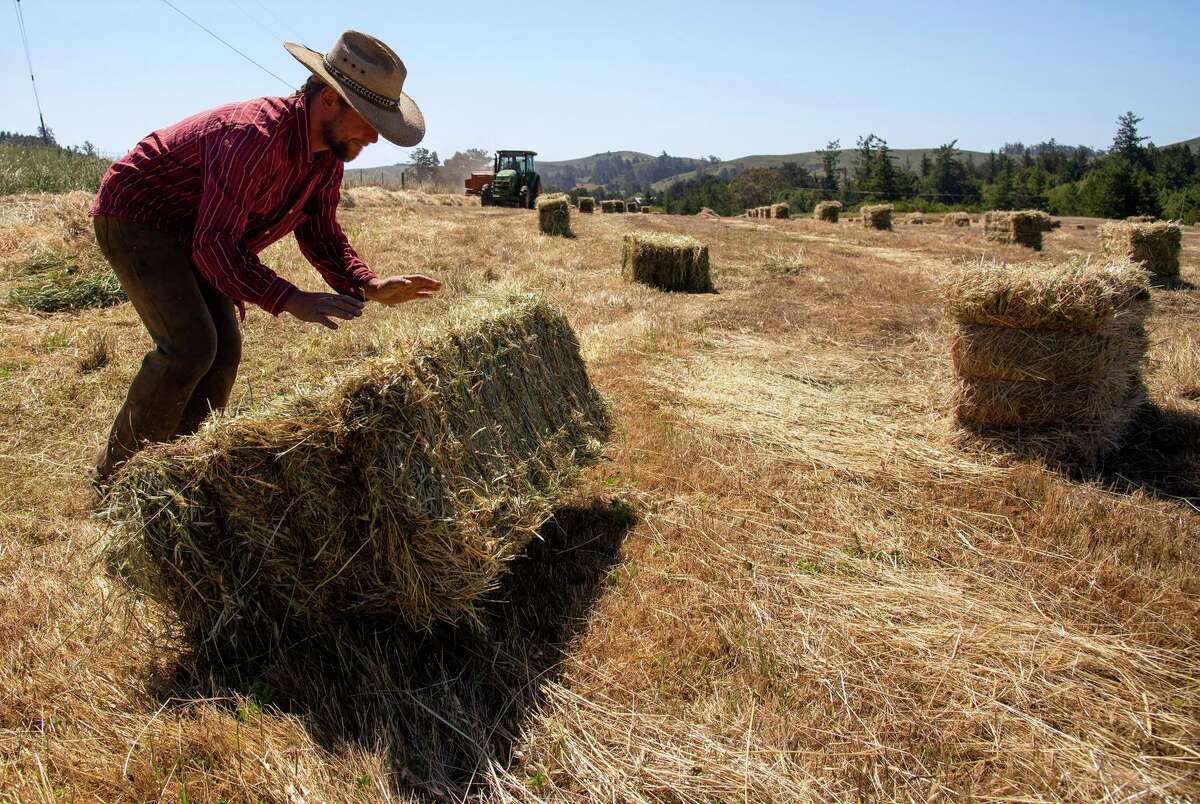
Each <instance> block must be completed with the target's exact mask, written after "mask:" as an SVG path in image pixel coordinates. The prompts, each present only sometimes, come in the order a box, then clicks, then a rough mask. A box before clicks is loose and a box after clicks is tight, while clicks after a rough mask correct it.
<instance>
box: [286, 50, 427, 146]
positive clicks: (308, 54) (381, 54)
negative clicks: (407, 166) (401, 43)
mask: <svg viewBox="0 0 1200 804" xmlns="http://www.w3.org/2000/svg"><path fill="white" fill-rule="evenodd" d="M283 47H284V48H285V49H286V50H287V52H288V53H291V54H292V55H293V56H295V57H296V60H297V61H299V62H300V63H301V64H303V65H304V66H305V67H307V68H308V69H309V70H311V71H312V72H313V74H314V75H316V76H317V77H318V78H320V79H321V80H323V81H324V82H325V83H327V84H328V85H329V86H330V87H332V88H333V90H334V91H335V92H337V93H338V94H339V95H341V96H342V99H343V100H345V101H346V103H348V104H350V105H351V106H352V107H354V111H356V112H358V113H359V114H361V115H362V116H363V117H364V118H366V121H367V122H368V123H370V124H371V126H372V127H374V129H375V130H376V131H378V132H379V133H380V135H381V136H383V137H384V138H385V139H387V140H390V141H391V142H394V143H396V144H397V145H402V146H404V147H406V148H407V147H409V146H412V145H416V144H417V143H418V142H420V141H421V139H422V138H423V137H424V136H425V118H424V117H423V116H422V115H421V110H420V109H418V108H417V104H415V103H413V99H412V98H410V97H408V96H407V95H405V94H404V92H403V90H404V79H405V78H406V77H408V70H406V69H405V68H404V62H402V61H400V57H399V56H397V55H396V54H395V52H394V51H393V50H392V49H391V48H390V47H388V46H387V45H385V44H384V43H383V42H380V41H379V40H378V39H376V38H375V37H373V36H368V35H367V34H365V33H359V32H358V31H346V32H345V33H343V34H342V35H341V36H339V37H338V40H337V41H336V42H334V43H333V47H332V48H330V49H329V52H328V53H325V54H321V53H318V52H317V51H315V50H312V49H311V48H307V47H305V46H304V45H297V44H296V43H295V42H284V43H283Z"/></svg>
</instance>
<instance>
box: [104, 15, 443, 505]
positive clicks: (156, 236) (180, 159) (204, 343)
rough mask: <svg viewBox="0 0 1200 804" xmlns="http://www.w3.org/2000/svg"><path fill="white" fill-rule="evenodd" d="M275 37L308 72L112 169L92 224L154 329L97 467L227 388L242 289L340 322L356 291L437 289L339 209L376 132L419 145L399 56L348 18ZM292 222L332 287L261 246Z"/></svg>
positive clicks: (423, 294) (156, 136) (269, 304)
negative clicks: (382, 270) (349, 226)
mask: <svg viewBox="0 0 1200 804" xmlns="http://www.w3.org/2000/svg"><path fill="white" fill-rule="evenodd" d="M284 47H285V48H286V49H287V50H288V52H289V53H291V54H292V55H293V56H294V57H295V58H296V59H297V60H298V61H300V63H301V64H303V65H304V66H305V67H307V68H308V69H309V71H310V72H311V73H312V76H311V77H310V78H309V80H308V83H306V84H305V86H304V89H303V90H301V91H300V92H298V93H297V94H296V95H293V96H291V97H288V98H272V97H268V98H258V99H255V100H252V101H247V102H245V103H234V104H230V105H227V106H221V107H219V108H216V109H213V110H211V111H207V112H201V113H200V114H197V115H194V116H192V117H189V118H187V119H185V120H183V121H181V122H179V123H176V124H175V125H173V126H170V127H168V128H165V129H161V130H159V131H156V132H154V133H153V134H150V135H149V136H147V137H146V138H145V139H143V140H142V141H141V142H139V143H138V144H137V146H136V147H135V148H134V149H133V150H132V151H130V152H129V153H128V154H127V155H126V156H125V157H124V158H122V159H121V160H120V161H118V162H115V163H114V164H113V165H112V167H111V168H109V170H108V172H107V173H106V174H105V176H104V179H103V181H102V182H101V185H100V191H99V193H98V194H97V195H96V200H95V203H94V204H93V205H92V209H91V214H92V215H93V217H94V219H95V221H94V222H95V228H96V239H97V241H98V243H99V245H100V249H101V251H102V252H103V253H104V256H105V257H107V258H108V261H109V262H110V263H111V264H112V267H113V270H114V271H115V272H116V274H117V277H118V278H119V279H120V281H121V286H122V287H123V288H124V289H125V292H126V293H127V294H128V295H129V299H130V301H131V302H132V303H133V307H134V309H135V310H136V311H137V313H138V315H139V316H140V317H141V319H142V322H143V323H144V324H145V325H146V329H147V330H148V331H149V332H150V336H151V338H153V340H154V344H155V348H154V349H153V350H152V351H150V352H148V353H147V354H146V357H145V359H144V360H143V361H142V366H141V369H140V370H139V371H138V374H137V376H136V377H135V378H134V380H133V384H132V386H131V387H130V389H129V393H128V396H127V397H126V399H125V403H124V405H123V406H122V407H121V410H120V412H119V413H118V414H117V418H116V421H115V422H114V423H113V427H112V431H111V433H110V435H109V439H108V444H107V445H106V446H105V448H104V449H103V450H102V451H101V453H100V455H99V456H98V457H97V460H96V467H95V473H94V478H95V481H96V484H97V486H98V487H100V488H103V487H104V486H105V485H107V482H108V480H109V478H110V477H111V475H112V473H113V472H114V470H115V469H116V468H117V467H119V466H120V465H121V464H122V463H123V462H124V461H125V460H127V459H128V458H129V456H131V455H132V454H133V453H134V452H136V451H137V450H138V449H140V448H141V447H142V446H143V445H144V444H146V443H148V442H157V441H167V440H170V439H172V438H175V437H177V436H181V435H186V434H189V433H192V432H194V431H195V430H196V428H197V427H199V426H200V424H201V422H203V421H204V419H205V417H207V416H208V414H209V412H210V411H213V410H220V409H221V408H223V407H224V406H225V404H226V402H227V401H228V399H229V391H230V388H231V387H232V386H233V381H234V378H235V377H236V376H237V367H238V362H239V360H240V358H241V333H240V330H239V321H238V318H239V316H238V315H237V314H236V313H235V312H234V310H235V307H236V308H237V310H238V311H239V312H240V314H241V317H242V318H244V317H245V305H246V303H251V304H255V305H257V306H259V307H261V308H262V309H264V310H266V311H267V312H269V313H271V314H272V315H276V316H277V315H279V314H280V313H287V314H289V315H292V316H295V317H296V318H298V319H300V320H301V321H309V322H313V323H317V324H321V325H323V326H326V327H329V328H330V329H337V327H338V325H337V323H336V320H337V319H340V320H347V321H348V320H352V319H354V318H357V317H358V316H359V315H361V314H362V310H363V305H364V303H365V302H368V301H374V302H379V303H381V304H389V305H391V304H400V303H402V302H406V301H410V300H412V299H421V298H427V297H429V296H432V295H433V294H434V293H436V292H437V290H438V289H439V288H440V287H441V285H440V283H439V282H437V281H435V280H433V279H430V278H428V277H425V276H392V277H388V278H385V279H384V278H380V277H378V276H376V274H375V273H374V272H373V271H372V270H371V269H370V268H369V267H367V264H366V263H365V262H363V261H362V259H360V258H359V256H358V254H356V253H355V251H354V249H353V248H352V247H351V246H350V244H349V242H348V241H347V240H346V236H345V234H344V233H343V232H342V229H341V227H340V226H338V223H337V219H336V211H337V202H338V198H339V194H340V188H341V181H342V173H343V162H348V161H350V160H351V159H354V157H356V156H357V155H358V153H359V151H361V150H362V149H363V148H364V147H365V146H367V145H369V144H371V143H373V142H375V141H376V140H378V138H379V135H383V136H384V137H385V138H386V139H388V140H390V141H392V142H394V143H396V144H397V145H401V146H406V147H407V146H412V145H416V144H417V143H418V142H420V141H421V139H422V138H423V137H424V135H425V120H424V118H423V117H422V116H421V112H420V110H419V109H418V108H417V105H416V104H415V103H413V101H412V99H410V98H409V97H408V96H407V95H405V94H404V91H403V87H404V79H405V77H406V75H407V71H406V70H405V67H404V63H403V62H402V61H401V60H400V58H399V57H398V56H397V55H396V54H395V53H394V52H392V50H391V48H389V47H388V46H387V45H385V44H384V43H383V42H380V41H379V40H378V39H375V38H374V37H371V36H367V35H366V34H362V33H358V32H356V31H346V32H345V33H344V34H342V36H341V37H340V38H339V39H338V41H337V42H336V43H335V44H334V46H333V48H332V49H331V50H330V51H329V52H328V53H327V54H324V55H322V54H320V53H317V52H315V51H313V50H309V49H308V48H306V47H303V46H301V45H296V44H293V43H290V42H289V43H285V44H284ZM288 232H295V236H296V241H297V242H298V244H299V246H300V250H301V252H303V254H304V256H305V257H306V258H307V259H308V261H309V262H311V263H312V264H313V266H314V267H315V268H316V269H317V271H318V272H320V274H321V276H322V277H323V278H324V280H325V282H326V283H327V284H329V286H330V287H331V288H333V290H335V291H337V292H336V293H306V292H304V291H301V290H299V289H297V288H296V287H295V286H294V285H292V284H291V283H290V282H288V281H286V280H284V279H282V278H280V277H279V276H277V275H276V274H275V272H274V271H272V270H271V269H270V268H268V267H266V266H265V265H263V263H262V262H261V261H259V259H258V257H257V256H256V255H257V254H258V252H260V251H262V250H263V249H264V248H266V247H267V246H269V245H270V244H271V243H273V242H275V241H276V240H279V239H280V238H281V237H283V236H284V235H286V234H287V233H288Z"/></svg>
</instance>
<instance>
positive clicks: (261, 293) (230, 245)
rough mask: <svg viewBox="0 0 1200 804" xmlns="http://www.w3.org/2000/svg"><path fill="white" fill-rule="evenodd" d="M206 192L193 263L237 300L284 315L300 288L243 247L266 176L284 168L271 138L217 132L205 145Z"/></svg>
mask: <svg viewBox="0 0 1200 804" xmlns="http://www.w3.org/2000/svg"><path fill="white" fill-rule="evenodd" d="M202 148H203V152H202V159H203V171H202V177H201V178H202V182H203V189H202V191H201V195H200V209H199V212H198V214H197V216H196V228H195V232H194V233H193V235H192V260H193V261H194V262H195V263H196V267H197V268H198V269H199V270H200V273H201V274H202V275H203V276H204V278H205V279H206V280H208V282H209V284H211V285H212V286H213V287H214V288H216V289H217V290H219V291H220V292H221V293H224V294H225V295H226V296H228V297H230V298H231V299H234V300H235V301H246V302H250V303H251V304H257V305H258V306H259V307H261V308H263V309H264V310H266V311H267V312H268V313H270V314H271V315H279V313H280V312H281V311H282V310H283V309H284V306H285V305H286V304H287V301H288V297H289V296H291V295H292V294H293V293H294V292H295V291H296V286H295V285H293V284H292V283H291V282H288V281H287V280H286V279H282V278H280V277H279V276H278V275H277V274H276V273H275V272H274V271H272V270H271V269H270V268H268V267H267V266H265V265H263V264H262V261H261V260H259V259H258V257H257V256H256V255H255V254H253V253H252V252H251V251H250V250H248V249H247V248H246V247H245V246H244V245H243V242H242V241H243V238H244V237H245V233H246V221H247V218H248V217H249V215H250V207H251V205H252V202H253V200H254V193H255V190H256V189H257V188H258V186H259V183H260V181H261V178H260V177H261V176H263V175H269V173H270V171H273V170H275V169H278V166H277V165H276V164H275V162H276V161H277V158H276V157H275V155H274V153H273V150H272V142H271V138H270V137H269V136H268V135H267V134H266V133H264V132H263V131H261V130H260V129H257V128H255V127H253V126H235V127H230V128H223V129H217V130H215V131H213V132H212V133H210V134H209V135H208V136H207V138H206V141H205V142H204V144H203V146H202Z"/></svg>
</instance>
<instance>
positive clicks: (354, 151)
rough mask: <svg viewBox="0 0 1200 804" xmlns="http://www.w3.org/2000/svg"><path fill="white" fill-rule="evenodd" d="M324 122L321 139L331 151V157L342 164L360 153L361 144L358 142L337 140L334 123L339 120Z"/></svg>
mask: <svg viewBox="0 0 1200 804" xmlns="http://www.w3.org/2000/svg"><path fill="white" fill-rule="evenodd" d="M340 119H341V118H340V116H339V117H338V118H337V120H326V121H325V122H324V123H323V124H322V125H321V139H322V140H324V141H325V144H326V145H328V146H329V150H331V151H333V155H334V156H336V157H337V158H338V159H340V160H342V161H343V162H350V161H352V160H353V159H354V158H355V157H356V156H358V155H359V153H360V152H361V151H362V149H363V146H362V143H361V142H359V141H358V140H339V139H338V138H337V129H336V127H335V126H334V123H336V122H338V120H340Z"/></svg>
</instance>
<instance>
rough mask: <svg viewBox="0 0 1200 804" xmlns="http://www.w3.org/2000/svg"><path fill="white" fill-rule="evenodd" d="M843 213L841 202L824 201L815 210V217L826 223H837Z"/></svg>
mask: <svg viewBox="0 0 1200 804" xmlns="http://www.w3.org/2000/svg"><path fill="white" fill-rule="evenodd" d="M841 211H842V202H841V201H822V202H820V203H819V204H817V206H816V208H815V209H814V210H813V217H814V218H816V219H817V220H819V221H825V222H826V223H837V222H838V215H840V214H841Z"/></svg>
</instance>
